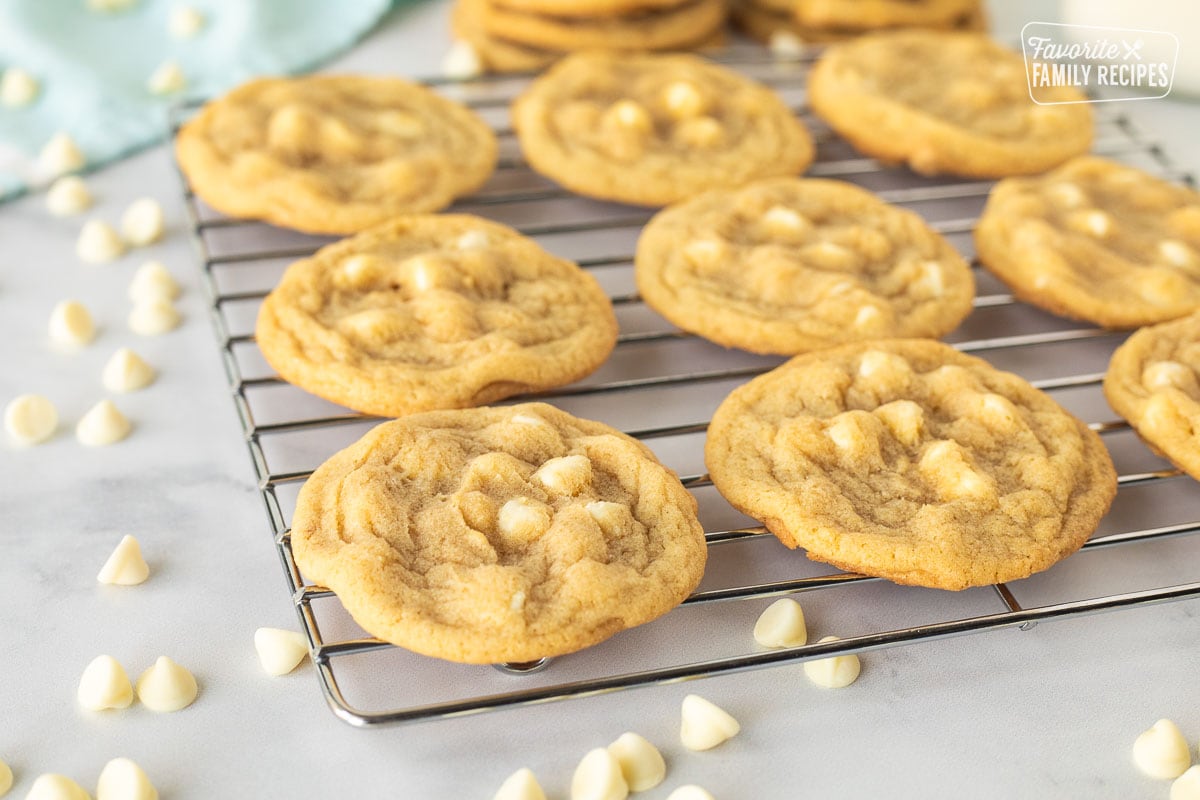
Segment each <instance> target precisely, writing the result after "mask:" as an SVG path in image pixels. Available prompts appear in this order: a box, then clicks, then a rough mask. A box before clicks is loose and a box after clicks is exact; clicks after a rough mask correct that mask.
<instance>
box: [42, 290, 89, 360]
mask: <svg viewBox="0 0 1200 800" xmlns="http://www.w3.org/2000/svg"><path fill="white" fill-rule="evenodd" d="M49 330H50V341H51V342H53V343H54V344H56V345H59V346H60V347H64V348H68V349H77V348H80V347H83V346H84V345H85V344H88V343H89V342H91V341H92V339H95V338H96V324H95V323H94V322H92V315H91V313H90V312H89V311H88V310H87V307H86V306H84V305H83V303H80V302H78V301H76V300H63V301H61V302H60V303H58V304H57V305H56V306H54V310H53V311H51V312H50V325H49Z"/></svg>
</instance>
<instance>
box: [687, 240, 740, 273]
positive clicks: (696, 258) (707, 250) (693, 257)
mask: <svg viewBox="0 0 1200 800" xmlns="http://www.w3.org/2000/svg"><path fill="white" fill-rule="evenodd" d="M728 249H729V248H728V247H727V246H726V244H725V242H723V241H721V240H720V239H693V240H692V241H690V242H688V243H687V244H685V245H684V246H683V254H684V256H686V257H687V259H688V260H689V261H691V262H692V263H693V264H695V265H696V266H698V267H711V266H713V265H714V264H716V263H717V262H718V261H719V260H720V259H721V258H722V257H723V256H724V255H725V254H726V253H727V252H728Z"/></svg>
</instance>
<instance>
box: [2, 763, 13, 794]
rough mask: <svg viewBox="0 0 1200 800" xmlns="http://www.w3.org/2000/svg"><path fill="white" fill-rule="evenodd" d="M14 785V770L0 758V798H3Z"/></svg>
mask: <svg viewBox="0 0 1200 800" xmlns="http://www.w3.org/2000/svg"><path fill="white" fill-rule="evenodd" d="M12 785H13V773H12V768H11V767H9V766H8V764H5V763H4V759H2V758H0V797H3V796H4V795H5V794H6V793H7V792H8V790H9V789H11V788H12Z"/></svg>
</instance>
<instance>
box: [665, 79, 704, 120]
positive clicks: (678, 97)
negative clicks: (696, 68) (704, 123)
mask: <svg viewBox="0 0 1200 800" xmlns="http://www.w3.org/2000/svg"><path fill="white" fill-rule="evenodd" d="M663 103H664V104H665V105H666V107H667V111H669V112H670V113H671V116H672V117H674V118H675V119H687V118H689V117H696V116H699V115H701V114H703V113H704V112H705V110H707V109H706V107H707V103H705V101H704V95H703V94H701V93H700V90H699V89H697V88H696V85H695V84H694V83H692V82H690V81H674V82H672V83H670V84H667V87H666V88H665V89H663Z"/></svg>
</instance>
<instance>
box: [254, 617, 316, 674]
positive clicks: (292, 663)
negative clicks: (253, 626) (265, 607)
mask: <svg viewBox="0 0 1200 800" xmlns="http://www.w3.org/2000/svg"><path fill="white" fill-rule="evenodd" d="M254 649H255V650H256V651H257V652H258V663H260V664H262V668H263V669H264V670H265V671H266V673H267V674H268V675H286V674H288V673H289V672H291V671H292V670H294V669H295V668H296V667H297V666H299V664H300V662H301V661H303V660H304V657H305V656H307V655H308V639H306V638H304V634H303V633H300V632H299V631H289V630H284V629H283V628H259V629H258V630H256V631H255V632H254Z"/></svg>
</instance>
